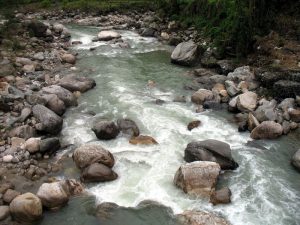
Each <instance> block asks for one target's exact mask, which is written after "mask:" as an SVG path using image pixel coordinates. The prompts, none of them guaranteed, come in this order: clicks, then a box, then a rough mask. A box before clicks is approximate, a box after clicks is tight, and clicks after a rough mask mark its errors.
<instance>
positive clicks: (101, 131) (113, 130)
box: [92, 121, 120, 140]
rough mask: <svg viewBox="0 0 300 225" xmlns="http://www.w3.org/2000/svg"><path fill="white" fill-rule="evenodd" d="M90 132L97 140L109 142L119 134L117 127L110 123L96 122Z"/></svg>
mask: <svg viewBox="0 0 300 225" xmlns="http://www.w3.org/2000/svg"><path fill="white" fill-rule="evenodd" d="M92 131H94V133H95V134H96V136H97V138H98V139H100V140H111V139H114V138H116V137H117V136H118V134H119V133H120V130H119V128H118V127H117V125H116V124H115V123H114V122H112V121H100V122H97V123H96V124H95V125H94V126H93V128H92Z"/></svg>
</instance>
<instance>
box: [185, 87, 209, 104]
mask: <svg viewBox="0 0 300 225" xmlns="http://www.w3.org/2000/svg"><path fill="white" fill-rule="evenodd" d="M213 98H214V94H213V92H212V91H210V90H206V89H199V90H198V91H196V92H195V93H194V94H193V95H192V98H191V100H192V102H193V103H195V104H199V105H202V104H203V103H204V102H205V101H210V100H213Z"/></svg>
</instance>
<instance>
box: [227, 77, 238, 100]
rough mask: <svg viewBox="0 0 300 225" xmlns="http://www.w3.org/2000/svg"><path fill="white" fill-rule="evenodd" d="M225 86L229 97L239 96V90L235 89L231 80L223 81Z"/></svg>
mask: <svg viewBox="0 0 300 225" xmlns="http://www.w3.org/2000/svg"><path fill="white" fill-rule="evenodd" d="M225 86H226V90H227V93H228V94H229V95H230V96H231V97H234V96H236V95H237V94H239V93H240V92H241V90H240V89H239V88H237V87H236V85H235V83H234V82H233V81H231V80H226V81H225Z"/></svg>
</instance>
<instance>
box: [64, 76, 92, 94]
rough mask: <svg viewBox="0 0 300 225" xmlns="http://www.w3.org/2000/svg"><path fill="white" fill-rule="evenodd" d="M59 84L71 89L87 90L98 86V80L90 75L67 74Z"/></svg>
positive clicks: (72, 90)
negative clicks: (89, 76)
mask: <svg viewBox="0 0 300 225" xmlns="http://www.w3.org/2000/svg"><path fill="white" fill-rule="evenodd" d="M58 85H59V86H61V87H63V88H65V89H67V90H69V91H71V92H74V91H80V92H86V91H88V90H90V89H92V88H93V87H95V86H96V82H95V80H94V79H92V78H88V77H76V76H75V75H73V74H71V75H67V76H65V77H63V78H62V79H60V80H59V82H58Z"/></svg>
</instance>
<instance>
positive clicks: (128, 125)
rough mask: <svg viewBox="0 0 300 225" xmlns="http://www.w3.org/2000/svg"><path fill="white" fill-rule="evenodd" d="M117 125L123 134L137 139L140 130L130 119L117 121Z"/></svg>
mask: <svg viewBox="0 0 300 225" xmlns="http://www.w3.org/2000/svg"><path fill="white" fill-rule="evenodd" d="M117 125H118V128H119V130H120V131H121V132H122V133H123V134H126V135H129V136H130V137H133V136H134V137H137V136H139V135H140V129H139V128H138V126H137V125H136V123H135V122H134V121H133V120H131V119H118V120H117Z"/></svg>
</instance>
